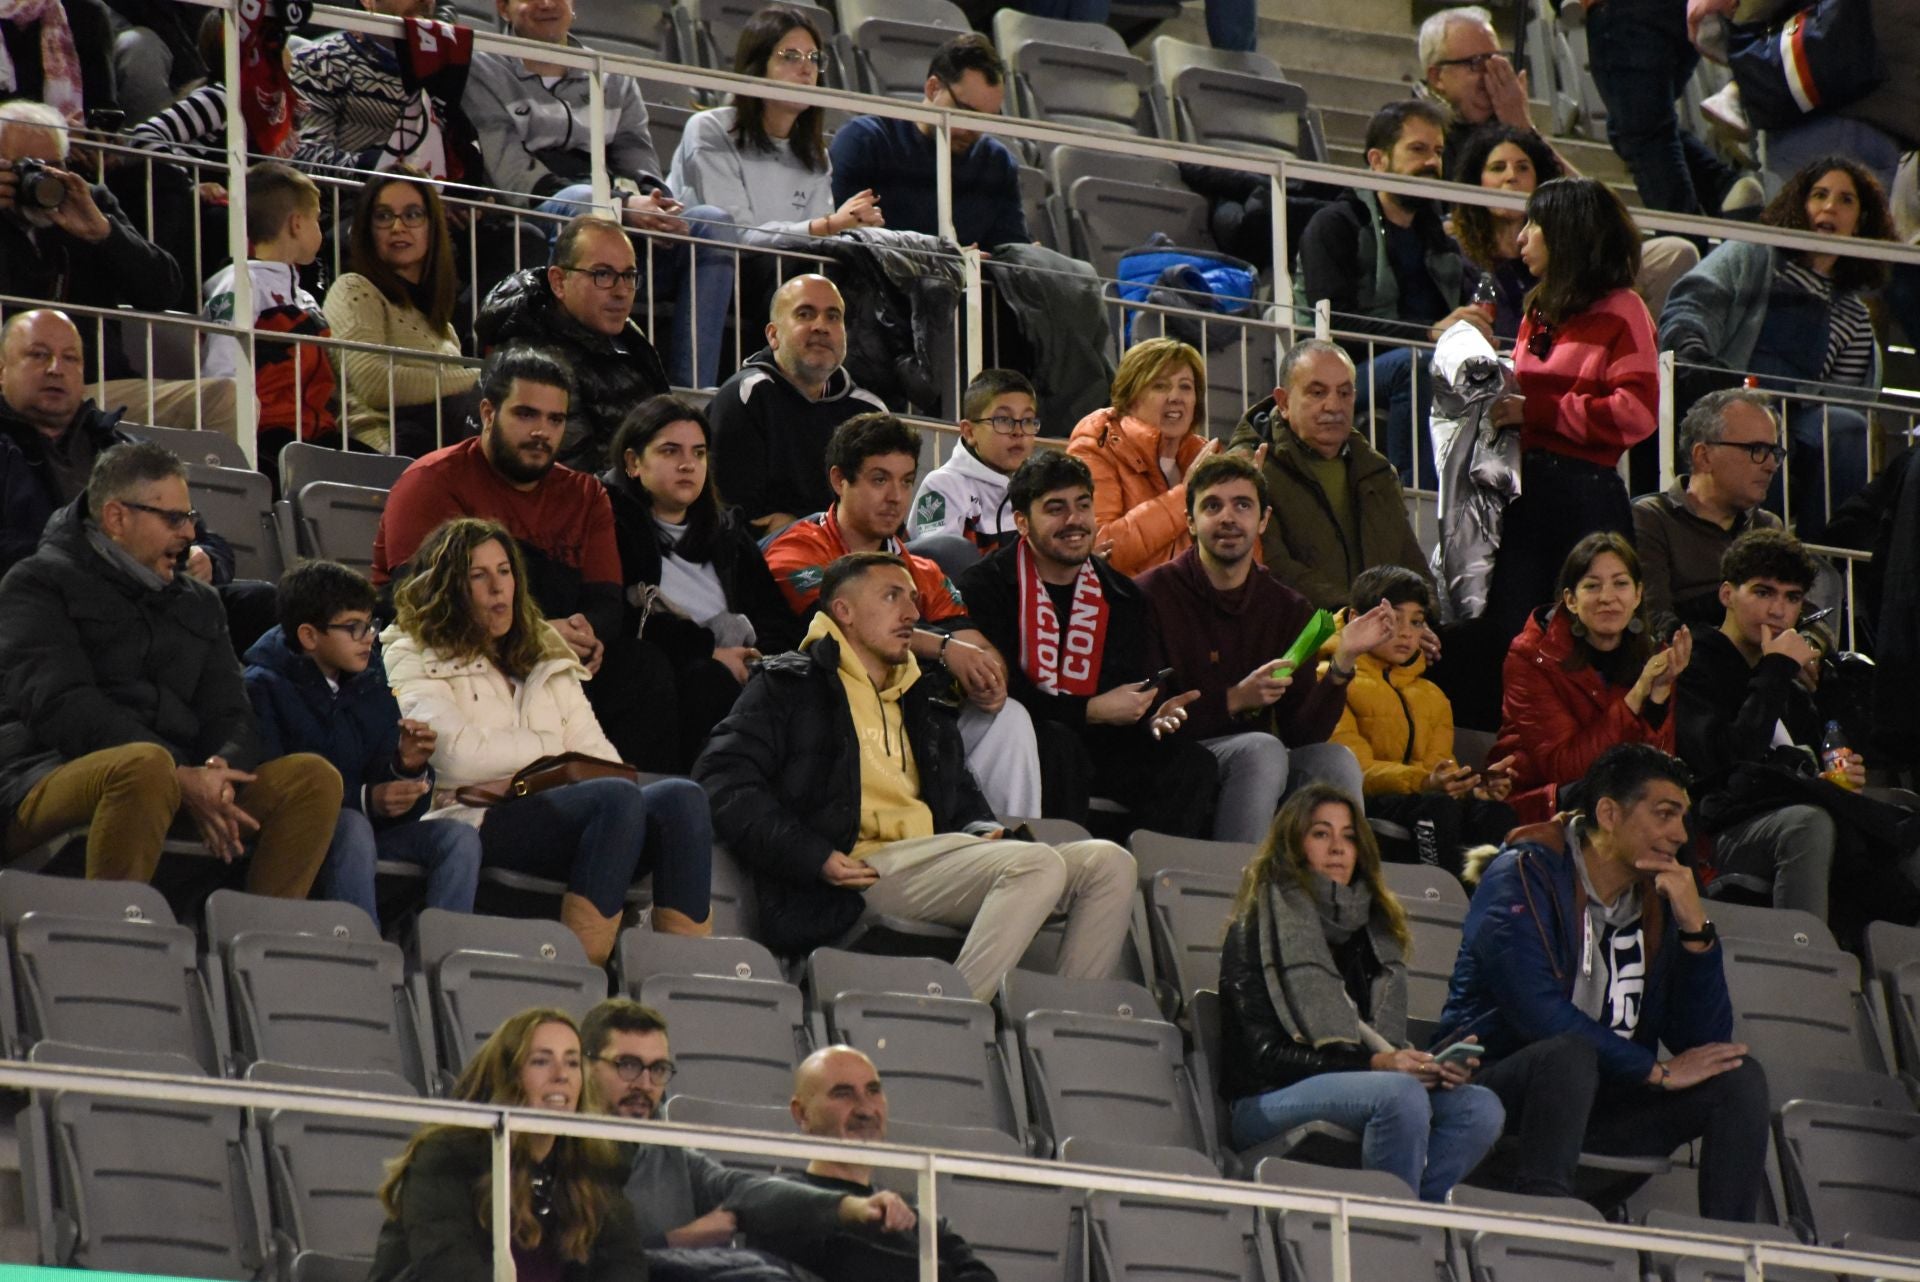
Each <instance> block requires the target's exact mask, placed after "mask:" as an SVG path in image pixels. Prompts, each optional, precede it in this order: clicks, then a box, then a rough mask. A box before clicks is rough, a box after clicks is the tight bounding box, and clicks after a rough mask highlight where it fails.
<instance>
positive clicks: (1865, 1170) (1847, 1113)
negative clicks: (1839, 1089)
mask: <svg viewBox="0 0 1920 1282" xmlns="http://www.w3.org/2000/svg"><path fill="white" fill-rule="evenodd" d="M1778 1118H1779V1120H1778V1123H1777V1125H1778V1127H1779V1141H1780V1144H1779V1153H1780V1170H1781V1175H1782V1178H1783V1180H1784V1182H1785V1185H1786V1195H1787V1207H1788V1210H1789V1212H1790V1214H1791V1215H1792V1216H1793V1218H1794V1220H1795V1221H1796V1222H1798V1223H1799V1224H1801V1225H1802V1226H1804V1227H1805V1228H1806V1230H1807V1231H1808V1234H1809V1236H1810V1238H1811V1239H1812V1240H1813V1241H1816V1242H1820V1243H1822V1244H1825V1245H1834V1244H1837V1243H1839V1242H1840V1240H1841V1239H1842V1238H1844V1237H1845V1236H1846V1235H1847V1234H1849V1233H1878V1234H1881V1235H1884V1236H1887V1237H1903V1236H1904V1237H1911V1236H1913V1233H1914V1225H1916V1224H1920V1117H1916V1116H1915V1115H1914V1114H1912V1113H1910V1112H1896V1111H1892V1110H1885V1109H1870V1108H1850V1107H1848V1106H1846V1105H1842V1104H1826V1103H1818V1102H1815V1101H1812V1100H1791V1101H1789V1102H1788V1103H1787V1104H1786V1106H1785V1107H1784V1108H1782V1109H1780V1110H1779V1114H1778Z"/></svg>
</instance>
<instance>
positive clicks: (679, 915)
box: [653, 904, 713, 935]
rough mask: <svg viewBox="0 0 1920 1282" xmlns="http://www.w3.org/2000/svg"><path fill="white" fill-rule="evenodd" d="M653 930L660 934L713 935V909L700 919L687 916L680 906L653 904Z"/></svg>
mask: <svg viewBox="0 0 1920 1282" xmlns="http://www.w3.org/2000/svg"><path fill="white" fill-rule="evenodd" d="M653 930H654V933H655V934H658V935H711V934H712V933H713V910H712V909H711V908H709V909H708V910H707V915H706V916H705V917H702V918H701V919H700V920H699V921H695V920H694V919H693V918H691V917H689V916H687V915H686V914H685V913H683V912H681V911H680V910H679V909H678V908H667V907H664V906H662V905H660V904H655V905H654V906H653Z"/></svg>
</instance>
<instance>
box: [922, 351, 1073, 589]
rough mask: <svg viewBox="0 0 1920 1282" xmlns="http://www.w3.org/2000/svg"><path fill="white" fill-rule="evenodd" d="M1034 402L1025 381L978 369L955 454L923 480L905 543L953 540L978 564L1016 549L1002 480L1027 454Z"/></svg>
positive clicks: (964, 402) (1035, 427)
mask: <svg viewBox="0 0 1920 1282" xmlns="http://www.w3.org/2000/svg"><path fill="white" fill-rule="evenodd" d="M1039 403H1040V402H1039V398H1038V396H1037V395H1036V394H1035V393H1034V390H1033V384H1032V383H1031V382H1029V381H1028V380H1027V376H1026V375H1024V374H1019V373H1016V372H1014V371H1013V370H1010V369H983V370H981V371H980V372H979V373H978V374H976V375H974V377H973V381H972V382H971V383H968V384H967V391H966V395H965V396H964V397H962V398H961V410H962V412H963V413H964V414H965V415H966V417H965V418H963V419H961V420H960V448H959V449H957V450H955V451H954V452H953V454H952V456H951V457H949V458H948V459H947V461H946V462H944V463H942V464H941V465H940V466H939V467H936V468H935V469H933V471H931V472H929V473H927V476H926V479H925V480H923V481H921V482H920V492H919V493H918V494H916V495H914V496H913V510H912V511H911V512H910V513H908V515H907V541H908V542H909V543H911V542H913V541H914V540H916V539H920V538H924V537H926V536H927V535H930V534H953V535H958V536H960V537H961V538H963V539H965V540H967V542H969V543H971V544H973V545H974V546H975V547H976V548H978V549H980V554H981V555H982V556H985V555H986V554H987V553H989V552H993V551H995V550H997V549H999V548H1002V547H1005V546H1006V545H1007V544H1010V543H1013V542H1015V541H1016V540H1017V539H1019V537H1020V532H1019V531H1018V530H1016V529H1015V528H1014V525H1013V506H1012V504H1011V503H1009V502H1008V501H1007V480H1008V478H1009V477H1011V476H1012V475H1013V474H1014V472H1015V471H1016V470H1017V469H1018V468H1019V466H1020V465H1021V464H1022V463H1024V462H1026V460H1027V456H1028V455H1029V454H1032V453H1033V443H1034V441H1035V439H1036V438H1038V436H1039V435H1040V411H1039V408H1038V406H1039Z"/></svg>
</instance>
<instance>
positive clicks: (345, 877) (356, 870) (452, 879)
mask: <svg viewBox="0 0 1920 1282" xmlns="http://www.w3.org/2000/svg"><path fill="white" fill-rule="evenodd" d="M382 859H390V860H393V861H395V862H398V863H405V864H419V865H420V866H421V867H422V868H425V869H426V870H427V907H429V908H445V909H446V910H447V911H449V912H456V913H470V912H472V911H473V889H474V885H475V883H476V882H477V881H478V879H479V876H480V834H479V832H477V831H476V830H475V829H474V827H473V825H471V824H464V823H461V822H460V821H459V820H457V819H419V820H414V821H412V822H409V823H399V824H394V825H393V826H392V827H388V828H378V829H376V828H375V827H374V826H373V823H372V821H371V820H369V819H368V818H367V817H366V816H365V815H363V814H361V813H360V812H359V811H358V810H349V809H348V808H346V807H345V806H342V807H341V808H340V818H339V821H338V822H337V823H335V824H334V828H333V844H332V845H331V846H329V847H327V861H326V862H325V863H323V864H321V865H320V897H321V898H322V899H335V900H339V901H340V902H341V903H346V904H355V905H357V906H359V907H361V908H364V909H366V910H367V916H369V917H371V918H373V920H374V922H375V924H376V925H377V924H378V923H379V921H380V909H379V904H378V901H377V900H376V899H375V898H374V893H373V879H374V865H375V864H377V863H378V862H379V861H380V860H382Z"/></svg>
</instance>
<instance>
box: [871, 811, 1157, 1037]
mask: <svg viewBox="0 0 1920 1282" xmlns="http://www.w3.org/2000/svg"><path fill="white" fill-rule="evenodd" d="M865 858H866V862H867V865H868V866H869V867H871V868H872V869H874V870H875V871H876V872H878V873H879V874H880V880H879V881H878V882H876V883H874V884H873V885H872V886H869V887H868V888H867V890H866V891H865V895H866V900H867V911H868V912H869V913H873V914H878V915H883V916H888V917H906V918H909V919H911V920H913V921H928V922H938V923H939V924H941V925H944V926H969V927H971V929H969V930H968V932H967V939H966V942H965V943H964V944H963V945H961V948H960V956H959V958H958V959H957V962H956V964H957V965H958V966H959V968H960V973H961V974H962V975H964V976H966V979H967V986H968V987H969V988H971V989H972V990H973V995H974V996H975V997H977V998H978V999H980V1000H981V1001H991V1000H992V999H993V995H994V993H996V992H997V991H999V988H1000V980H1001V979H1002V977H1004V976H1005V975H1006V973H1007V972H1008V971H1009V970H1012V969H1013V968H1014V966H1015V965H1016V964H1018V962H1019V961H1020V955H1021V954H1022V953H1024V952H1026V950H1027V945H1028V944H1030V943H1032V942H1033V937H1034V935H1035V934H1037V933H1038V932H1039V930H1040V927H1041V926H1043V925H1045V924H1046V920H1047V918H1048V917H1050V916H1052V915H1053V914H1054V913H1056V912H1065V913H1066V914H1067V935H1066V939H1065V940H1064V941H1063V942H1062V943H1061V946H1060V961H1059V971H1060V973H1061V974H1062V975H1070V976H1074V977H1076V978H1082V979H1105V978H1108V977H1109V976H1111V975H1112V974H1113V971H1114V967H1115V965H1116V964H1117V963H1118V962H1119V960H1120V948H1121V945H1122V944H1124V943H1125V942H1126V936H1127V925H1128V920H1129V917H1130V914H1131V910H1132V907H1133V888H1134V884H1135V879H1136V878H1137V876H1138V874H1137V873H1136V871H1135V869H1134V862H1133V856H1132V855H1130V854H1128V853H1127V852H1126V851H1125V850H1123V849H1121V848H1120V847H1119V846H1116V845H1114V844H1113V843H1112V842H1111V841H1074V842H1068V843H1067V844H1065V845H1061V846H1047V845H1042V844H1041V843H1039V842H1034V841H988V840H986V839H984V838H980V837H970V836H968V835H967V834H966V833H960V832H949V833H940V834H938V835H936V836H932V837H918V838H914V839H913V840H910V841H896V842H892V843H889V844H888V845H885V846H881V847H879V848H878V849H876V850H874V851H872V852H871V853H869V854H867V855H866V857H865Z"/></svg>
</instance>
